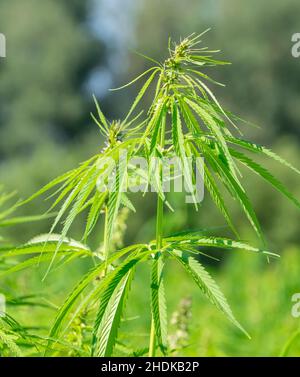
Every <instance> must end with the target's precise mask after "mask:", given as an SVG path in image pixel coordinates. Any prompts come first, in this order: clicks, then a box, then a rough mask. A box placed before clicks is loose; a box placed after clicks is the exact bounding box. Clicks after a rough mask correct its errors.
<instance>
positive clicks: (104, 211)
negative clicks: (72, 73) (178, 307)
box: [7, 35, 300, 356]
mask: <svg viewBox="0 0 300 377" xmlns="http://www.w3.org/2000/svg"><path fill="white" fill-rule="evenodd" d="M201 36H202V35H191V36H189V37H187V38H185V39H183V40H181V41H180V42H179V43H178V44H173V43H172V42H171V41H169V54H170V56H169V58H168V59H166V60H165V61H164V62H163V63H159V62H155V61H154V60H153V59H151V58H150V60H151V61H152V62H154V63H155V66H154V67H152V68H150V69H148V70H147V71H146V72H144V73H143V74H141V75H140V76H138V77H137V78H136V79H134V80H133V81H131V82H130V83H129V84H126V85H125V86H124V87H122V88H125V87H127V86H128V85H131V84H133V83H135V82H137V81H138V80H140V79H143V78H145V77H147V76H148V77H147V79H146V81H145V83H144V84H143V86H142V88H141V89H140V91H139V92H138V94H137V96H136V98H135V100H134V102H133V104H132V106H131V108H130V110H129V112H128V114H127V116H126V117H125V119H124V120H123V121H117V122H116V121H114V122H111V123H109V122H108V120H107V119H106V118H105V116H104V115H103V113H102V111H101V109H100V106H99V105H98V103H97V102H96V107H97V115H96V116H95V115H93V119H94V120H95V122H96V124H97V125H98V126H99V129H100V132H101V133H102V134H103V135H104V136H105V137H106V139H107V145H106V147H105V148H104V149H102V150H101V152H100V153H98V154H97V155H95V156H94V157H92V158H91V159H89V160H88V161H86V162H84V163H82V164H81V165H80V166H79V167H77V168H75V169H73V170H71V171H69V172H67V173H65V174H63V175H62V176H60V177H58V178H56V179H54V180H53V181H52V182H50V183H49V184H48V185H46V186H45V187H43V188H42V189H41V190H40V191H38V192H37V193H36V194H34V195H33V196H32V197H30V198H29V199H27V200H25V201H24V202H23V203H22V204H25V203H27V202H29V201H31V200H33V199H34V198H36V197H37V196H39V195H42V194H44V193H46V192H49V191H50V190H54V192H52V193H51V197H53V196H54V197H55V198H56V199H55V201H54V203H53V205H52V206H51V208H50V210H51V211H52V210H54V209H56V208H57V206H60V208H59V210H58V214H57V216H56V218H55V221H54V223H53V225H52V227H51V230H50V234H49V235H46V236H42V237H41V238H38V239H36V240H34V241H33V243H32V242H31V243H29V244H28V245H25V246H22V247H20V248H19V249H16V250H15V251H12V253H14V254H16V253H18V252H19V253H21V254H22V253H25V252H26V249H27V250H28V249H30V250H35V252H40V253H41V255H40V256H38V257H33V258H37V259H39V260H43V261H48V262H49V261H50V263H49V265H48V269H47V273H48V272H49V271H50V268H51V267H52V266H53V264H54V263H58V262H59V263H62V262H63V263H65V262H69V261H71V260H73V259H75V258H77V257H88V258H92V259H93V261H94V263H95V265H94V267H93V268H92V269H91V270H90V271H89V272H88V273H87V274H86V275H84V276H83V277H82V279H81V280H80V281H79V282H78V283H77V284H76V285H75V287H74V288H73V290H72V291H71V292H70V294H69V295H68V296H67V298H66V300H65V302H64V303H63V305H62V306H61V307H60V309H59V310H58V312H57V315H56V318H55V320H54V323H53V325H52V328H51V330H50V333H49V341H48V344H47V345H46V346H45V354H47V355H49V354H51V352H52V351H53V347H54V345H55V344H56V343H58V342H59V341H60V340H61V339H62V337H63V336H64V334H66V333H67V331H68V329H69V328H70V326H72V323H74V321H75V320H76V318H79V317H80V315H82V313H83V312H86V311H88V312H89V315H90V319H91V323H92V325H91V332H90V334H89V335H88V338H89V342H90V354H91V355H92V356H111V355H113V352H114V349H115V345H116V343H117V342H118V329H119V326H120V322H121V319H122V316H123V313H124V309H125V305H126V302H127V299H128V296H129V291H130V287H131V284H132V280H133V278H134V274H135V271H136V268H138V267H139V266H140V265H141V264H142V263H145V262H147V261H150V262H151V286H150V292H151V294H150V297H151V299H150V301H151V307H150V311H151V329H150V335H149V346H148V348H147V351H148V353H149V356H155V354H156V353H157V352H161V353H162V354H164V355H167V354H168V351H169V348H168V336H167V330H168V321H167V303H166V301H167V300H166V297H165V292H164V284H165V277H164V271H165V266H166V265H167V264H168V263H169V261H171V260H175V261H176V262H178V263H179V264H180V265H181V266H182V267H183V268H184V269H185V271H186V272H187V273H188V275H189V276H190V277H191V278H192V279H193V280H194V282H195V283H196V284H197V286H198V287H199V288H200V290H201V291H202V293H203V294H204V295H205V296H207V298H208V299H209V300H210V301H211V303H212V304H214V305H215V306H216V308H217V309H219V310H220V311H221V312H222V313H223V314H224V315H225V316H226V317H227V318H228V319H229V320H230V321H231V322H232V323H233V324H234V325H235V326H237V327H238V328H239V329H240V330H241V331H243V332H244V333H245V334H247V332H246V331H245V330H244V329H243V327H242V326H241V325H240V323H239V322H238V321H237V319H236V318H235V316H234V314H233V313H232V310H231V308H230V306H229V304H228V302H227V300H226V298H225V297H224V295H223V293H222V292H221V290H220V288H219V287H218V285H217V284H216V282H215V281H214V280H213V278H212V277H211V276H210V274H209V273H208V272H207V271H206V269H205V267H204V266H203V265H202V264H201V263H200V262H199V260H198V259H197V255H200V254H202V255H203V254H204V255H206V256H207V257H210V255H209V249H211V248H220V249H225V250H231V249H241V250H246V251H250V252H254V253H261V254H262V255H265V256H267V258H269V257H272V256H276V254H273V253H271V252H268V251H267V250H266V244H265V240H264V237H263V232H262V230H261V227H260V224H259V221H258V219H257V217H256V215H255V211H254V209H253V207H252V204H251V201H250V199H249V198H248V195H247V193H246V191H245V189H244V188H243V186H242V183H241V181H242V178H241V175H240V172H239V164H242V165H245V166H246V167H247V168H249V169H250V170H251V171H253V172H254V173H256V174H258V175H259V176H261V177H262V178H263V179H265V180H266V181H267V182H269V183H270V184H271V185H273V186H274V187H275V188H276V189H277V190H278V191H279V192H281V193H282V194H283V195H285V196H286V197H287V198H288V199H289V200H291V201H292V202H293V203H294V204H295V205H296V206H298V207H300V203H299V201H298V200H297V199H296V198H294V197H293V195H292V194H291V193H290V192H289V191H288V189H287V188H286V187H285V186H284V185H283V184H282V183H281V182H280V181H279V180H278V179H277V178H275V177H274V176H273V175H272V174H271V173H270V172H269V171H268V170H267V169H266V168H265V167H263V166H261V165H259V164H258V163H257V162H255V161H254V160H253V159H252V156H251V157H249V156H248V154H246V152H250V153H252V155H253V156H256V155H265V156H266V157H269V158H272V159H275V160H276V161H277V162H278V163H281V164H283V165H285V166H286V167H288V168H290V169H292V170H294V171H295V172H296V173H298V174H299V171H298V170H297V169H296V168H294V167H293V166H292V165H291V164H289V163H288V162H286V161H285V160H284V159H282V158H281V157H279V156H278V155H276V154H275V153H274V152H272V151H270V150H269V149H267V148H266V147H264V146H261V145H258V144H255V143H252V142H250V141H248V140H244V139H242V138H241V137H240V135H241V133H240V130H239V128H238V126H237V125H236V123H237V122H239V121H241V120H240V119H239V118H238V117H237V116H235V115H233V114H232V113H230V112H228V111H227V110H224V109H223V108H222V107H221V105H220V103H219V102H218V100H217V99H216V97H215V96H214V94H213V92H212V91H211V90H210V89H209V87H208V82H210V83H216V82H215V81H214V80H213V79H212V78H210V77H209V76H208V75H207V74H206V73H205V70H206V68H207V67H215V66H219V65H223V64H227V62H224V61H220V60H217V59H215V58H214V54H215V53H216V52H217V51H212V50H209V49H208V48H206V47H202V45H201ZM216 84H218V83H216ZM151 87H153V93H154V94H153V100H152V102H151V105H150V107H149V110H148V111H147V115H146V117H145V119H144V120H143V121H138V119H139V118H140V116H141V115H142V114H141V113H140V114H138V115H137V116H135V117H133V118H132V120H129V119H130V118H131V117H132V115H133V114H134V112H135V111H136V109H137V108H138V106H140V105H141V100H142V98H143V97H144V96H145V94H146V93H147V92H149V93H150V91H151ZM119 89H120V88H119ZM133 125H134V126H133ZM237 133H238V137H237V136H235V134H237ZM124 151H126V153H125V155H123V152H124ZM122 156H123V157H122ZM139 157H143V158H144V159H146V160H147V162H148V163H147V168H146V170H143V169H141V168H138V167H137V166H136V165H135V164H133V163H132V159H135V158H139ZM166 158H177V159H178V161H179V165H180V169H181V172H182V176H183V178H184V180H185V182H186V186H187V188H188V192H189V193H190V194H191V196H192V202H193V203H194V206H195V209H196V210H197V209H198V201H199V200H198V198H197V192H196V191H195V185H194V184H195V181H196V171H197V169H200V170H201V171H203V173H204V174H203V180H204V185H205V187H206V190H207V192H208V193H209V195H210V196H211V198H212V200H213V201H214V203H215V205H216V206H217V208H218V209H219V210H220V212H221V213H222V215H223V216H224V218H225V220H226V221H227V223H228V225H229V227H230V228H231V229H232V232H233V234H234V237H235V239H229V238H225V237H214V236H207V235H206V233H205V231H201V229H200V230H199V231H184V230H183V231H182V232H181V233H177V234H171V235H165V234H164V231H163V227H164V213H165V211H166V210H174V211H175V214H174V216H176V208H174V209H173V208H172V207H171V205H170V204H169V202H168V198H167V193H166V192H164V185H165V182H166V177H165V176H164V160H165V159H166ZM153 160H154V161H155V163H154V164H153ZM109 161H110V162H113V163H109ZM200 161H202V162H200ZM111 178H113V179H112V181H113V184H110V179H111ZM137 182H142V183H143V184H144V185H143V187H144V191H145V195H146V192H147V188H148V187H149V186H152V187H154V189H155V190H154V191H155V192H156V193H157V209H156V238H155V240H150V241H147V242H145V243H143V244H133V245H128V246H125V247H123V248H120V249H118V248H116V247H115V243H114V242H113V236H114V229H115V227H116V223H117V220H118V216H119V213H120V210H121V209H122V208H123V207H127V208H128V209H129V210H130V211H133V212H134V211H135V208H134V206H133V204H132V202H131V201H130V195H131V194H130V193H129V191H130V188H136V186H138V184H137ZM221 186H224V187H225V189H226V190H227V191H228V193H229V194H230V195H231V197H232V198H234V199H235V200H236V201H237V202H238V203H239V204H240V207H241V209H242V211H243V212H244V213H245V215H246V217H247V218H248V220H249V222H250V225H251V226H252V228H253V229H254V231H255V232H256V234H257V235H258V238H259V240H260V246H259V247H255V246H252V245H249V244H248V243H246V242H242V241H241V240H240V239H239V235H238V229H237V227H236V225H235V224H234V222H233V220H232V219H231V215H230V212H229V210H228V209H227V203H226V200H225V197H224V196H223V194H222V190H221V189H220V187H221ZM131 191H134V190H131ZM85 210H87V211H88V215H87V219H86V226H85V229H84V232H83V236H82V240H81V242H80V243H78V242H75V241H73V240H70V239H69V238H68V234H69V230H70V227H71V225H72V223H73V222H74V220H75V219H76V217H77V216H78V215H79V214H81V213H82V212H83V211H85ZM100 218H101V219H103V220H102V223H104V233H103V242H102V243H101V245H100V247H99V248H98V249H97V251H92V250H91V249H90V248H89V247H88V246H87V242H88V238H89V236H90V235H91V233H92V232H98V229H99V227H98V224H99V221H98V220H99V219H100ZM63 219H64V221H63V224H62V229H61V231H60V232H59V235H54V236H53V234H52V233H53V232H54V231H55V230H56V228H57V226H58V225H59V224H60V222H61V221H62V220H63ZM53 237H54V238H53ZM99 250H100V252H99ZM31 260H32V263H34V262H36V260H33V259H32V258H30V259H29V260H26V261H25V262H22V263H23V266H22V263H21V267H20V269H21V268H23V267H24V268H25V267H26V266H24V263H27V265H28V266H30V265H32V264H31V262H30V261H31ZM7 273H9V270H8V271H7ZM83 293H84V296H82V294H83ZM82 297H83V298H82ZM149 325H150V324H149ZM50 346H51V347H50Z"/></svg>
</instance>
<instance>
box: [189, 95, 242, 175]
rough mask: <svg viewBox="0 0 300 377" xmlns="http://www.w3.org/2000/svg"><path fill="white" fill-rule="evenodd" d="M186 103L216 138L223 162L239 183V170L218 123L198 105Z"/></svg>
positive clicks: (190, 102) (192, 102) (191, 102)
mask: <svg viewBox="0 0 300 377" xmlns="http://www.w3.org/2000/svg"><path fill="white" fill-rule="evenodd" d="M185 102H186V103H187V104H188V105H189V106H190V107H191V108H192V109H193V110H194V111H195V112H196V114H198V116H199V117H200V118H201V119H202V121H203V122H204V124H205V125H206V126H207V127H208V128H209V130H210V131H211V132H212V134H213V135H214V136H215V138H216V142H217V143H218V146H219V150H220V153H222V154H223V161H224V162H225V163H226V164H228V168H229V170H230V173H231V174H232V175H233V177H234V178H235V180H236V181H237V182H239V180H238V178H237V174H236V172H237V168H236V166H235V164H234V161H233V159H232V157H231V155H230V153H229V150H228V146H227V143H226V141H225V137H224V135H223V133H222V129H220V126H219V125H218V124H217V123H216V121H215V119H214V118H213V117H212V116H211V115H210V114H209V113H208V112H207V111H206V110H205V109H204V108H203V107H202V106H201V105H200V104H198V103H196V102H194V101H191V100H189V99H187V98H186V99H185Z"/></svg>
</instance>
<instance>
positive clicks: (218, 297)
mask: <svg viewBox="0 0 300 377" xmlns="http://www.w3.org/2000/svg"><path fill="white" fill-rule="evenodd" d="M172 255H174V256H175V258H176V259H177V260H178V262H179V263H180V264H181V265H182V266H183V267H184V269H185V270H186V271H187V273H188V274H189V275H190V276H191V277H192V278H193V279H194V281H195V283H196V284H197V285H198V287H199V288H200V289H201V291H202V292H203V293H204V294H205V296H207V298H208V299H209V300H210V302H211V303H212V304H213V305H215V306H216V307H217V308H218V309H219V310H220V311H221V312H222V313H223V314H225V316H226V317H227V318H228V319H229V321H231V322H232V323H233V324H234V325H235V326H236V327H237V328H238V329H240V330H241V331H242V332H243V333H244V334H246V335H247V336H248V337H249V338H250V336H249V334H248V333H247V332H246V330H245V329H244V328H243V327H242V326H241V325H240V323H239V322H238V321H237V320H236V318H235V316H234V315H233V313H232V311H231V308H230V306H229V304H228V302H227V300H226V298H225V296H224V295H223V293H222V292H221V290H220V288H219V287H218V285H217V284H216V282H215V281H214V280H213V278H212V277H211V276H210V274H209V273H208V272H207V271H206V270H205V269H204V267H203V266H202V265H201V264H200V263H199V262H198V261H197V260H196V259H194V258H193V257H191V256H190V255H189V253H187V252H185V251H181V250H173V251H172Z"/></svg>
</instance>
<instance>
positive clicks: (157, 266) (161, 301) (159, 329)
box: [151, 254, 168, 354]
mask: <svg viewBox="0 0 300 377" xmlns="http://www.w3.org/2000/svg"><path fill="white" fill-rule="evenodd" d="M163 266H164V264H163V261H162V257H161V255H159V254H157V255H156V257H155V259H154V261H153V264H152V273H151V312H152V318H153V321H154V326H155V333H156V339H157V341H158V346H159V347H160V349H161V351H162V352H163V354H166V352H167V332H168V322H167V306H166V298H165V289H164V282H163Z"/></svg>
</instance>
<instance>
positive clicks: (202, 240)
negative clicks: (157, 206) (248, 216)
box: [163, 231, 278, 257]
mask: <svg viewBox="0 0 300 377" xmlns="http://www.w3.org/2000/svg"><path fill="white" fill-rule="evenodd" d="M163 244H164V246H165V247H168V248H179V249H180V248H181V247H182V246H188V245H191V246H199V247H201V246H202V247H214V248H221V249H229V250H232V249H240V250H246V251H250V252H254V253H262V254H265V255H268V256H274V257H277V256H278V255H277V254H274V253H271V252H269V251H267V250H264V249H261V248H257V247H254V246H251V245H249V244H248V243H246V242H242V241H235V240H232V239H230V238H225V237H212V236H210V237H206V236H203V234H202V233H201V232H197V231H196V232H187V234H182V235H178V236H173V237H172V236H171V237H166V238H164V239H163Z"/></svg>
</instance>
